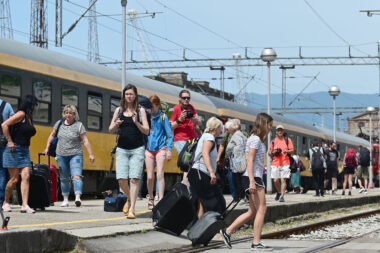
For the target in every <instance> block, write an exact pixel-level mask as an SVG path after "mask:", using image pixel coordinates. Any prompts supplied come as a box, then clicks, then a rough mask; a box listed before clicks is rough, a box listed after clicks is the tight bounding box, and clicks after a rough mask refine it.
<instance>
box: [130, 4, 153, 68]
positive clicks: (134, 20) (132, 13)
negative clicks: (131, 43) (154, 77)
mask: <svg viewBox="0 0 380 253" xmlns="http://www.w3.org/2000/svg"><path fill="white" fill-rule="evenodd" d="M128 15H129V20H130V21H131V23H132V26H133V28H134V29H135V31H136V35H137V40H138V41H139V44H140V47H141V50H142V52H143V54H144V58H145V64H144V65H145V67H146V68H147V69H149V71H150V72H151V73H154V72H153V70H152V67H151V64H150V62H151V61H152V56H151V54H150V52H149V48H148V46H147V44H146V42H145V39H144V36H143V34H142V32H141V29H140V25H139V24H138V21H137V12H136V11H135V10H128Z"/></svg>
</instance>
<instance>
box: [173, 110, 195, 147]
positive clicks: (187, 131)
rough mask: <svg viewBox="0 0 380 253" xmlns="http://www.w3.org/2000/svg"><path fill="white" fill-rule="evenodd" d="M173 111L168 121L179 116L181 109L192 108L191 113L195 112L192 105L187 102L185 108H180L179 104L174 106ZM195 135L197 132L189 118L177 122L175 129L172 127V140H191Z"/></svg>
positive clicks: (174, 119)
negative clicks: (179, 122)
mask: <svg viewBox="0 0 380 253" xmlns="http://www.w3.org/2000/svg"><path fill="white" fill-rule="evenodd" d="M173 109H174V111H173V114H172V116H171V117H170V121H171V122H174V121H176V120H177V119H178V118H179V117H180V116H181V113H182V111H184V110H186V109H191V110H193V114H194V115H195V114H197V112H196V111H195V109H194V106H192V105H191V104H189V105H188V106H187V107H186V108H182V109H181V107H180V106H179V105H176V106H174V108H173ZM196 137H197V133H196V132H195V125H194V122H193V121H191V119H184V120H183V121H182V122H181V124H179V125H178V126H177V127H176V129H174V141H187V140H192V139H195V138H196Z"/></svg>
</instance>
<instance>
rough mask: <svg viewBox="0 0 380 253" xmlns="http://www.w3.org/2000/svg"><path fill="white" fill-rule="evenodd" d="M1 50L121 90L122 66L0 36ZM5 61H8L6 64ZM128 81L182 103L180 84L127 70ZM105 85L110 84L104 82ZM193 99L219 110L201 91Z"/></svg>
mask: <svg viewBox="0 0 380 253" xmlns="http://www.w3.org/2000/svg"><path fill="white" fill-rule="evenodd" d="M0 53H3V54H5V55H11V56H16V57H20V58H22V59H28V60H31V61H33V62H38V63H43V64H47V65H49V66H55V67H58V68H61V69H65V70H70V71H73V72H76V73H78V72H79V73H81V74H86V75H88V76H95V77H98V78H100V79H105V80H110V81H113V82H115V83H116V85H114V87H116V90H121V85H120V84H121V70H118V69H114V68H109V67H106V66H103V65H100V64H97V63H94V62H89V61H86V60H82V59H78V58H75V57H72V56H68V55H64V54H61V53H58V52H54V51H51V50H48V49H44V48H40V47H36V46H32V45H29V44H25V43H21V42H18V41H15V40H9V39H5V38H0ZM5 61H6V60H5ZM5 61H4V64H6V62H5ZM0 64H3V61H2V60H0ZM126 80H127V83H132V84H134V85H136V86H137V87H138V88H142V89H145V90H148V91H151V93H150V94H145V95H151V94H154V93H161V94H165V95H166V97H165V98H166V100H169V101H167V102H169V103H173V104H176V103H178V94H179V92H180V91H181V90H182V89H183V88H181V87H176V86H173V85H170V84H168V83H164V82H159V81H156V80H152V79H149V78H145V77H142V76H138V75H134V74H131V73H128V72H127V73H126ZM104 88H110V87H109V86H106V85H104ZM114 89H115V88H114ZM152 91H153V92H152ZM139 92H140V90H139ZM191 100H192V103H196V104H198V105H199V106H200V107H201V106H202V105H203V107H204V109H209V110H210V112H212V113H217V111H216V110H213V108H214V105H213V104H212V102H211V101H210V100H209V99H208V97H207V96H205V95H203V94H200V93H197V92H191Z"/></svg>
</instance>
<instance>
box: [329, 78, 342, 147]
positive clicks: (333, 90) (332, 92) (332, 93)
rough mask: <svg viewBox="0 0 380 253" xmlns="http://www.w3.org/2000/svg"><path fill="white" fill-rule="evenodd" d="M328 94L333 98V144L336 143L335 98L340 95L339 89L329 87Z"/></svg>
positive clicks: (334, 86)
mask: <svg viewBox="0 0 380 253" xmlns="http://www.w3.org/2000/svg"><path fill="white" fill-rule="evenodd" d="M329 94H330V96H332V97H333V101H334V115H333V119H334V142H336V97H337V96H339V94H340V89H339V87H338V86H336V85H333V86H331V87H330V90H329Z"/></svg>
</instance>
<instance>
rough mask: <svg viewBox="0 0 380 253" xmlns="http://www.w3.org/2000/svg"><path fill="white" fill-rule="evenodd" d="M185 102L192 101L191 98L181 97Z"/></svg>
mask: <svg viewBox="0 0 380 253" xmlns="http://www.w3.org/2000/svg"><path fill="white" fill-rule="evenodd" d="M181 98H182V99H183V100H190V97H181Z"/></svg>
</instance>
